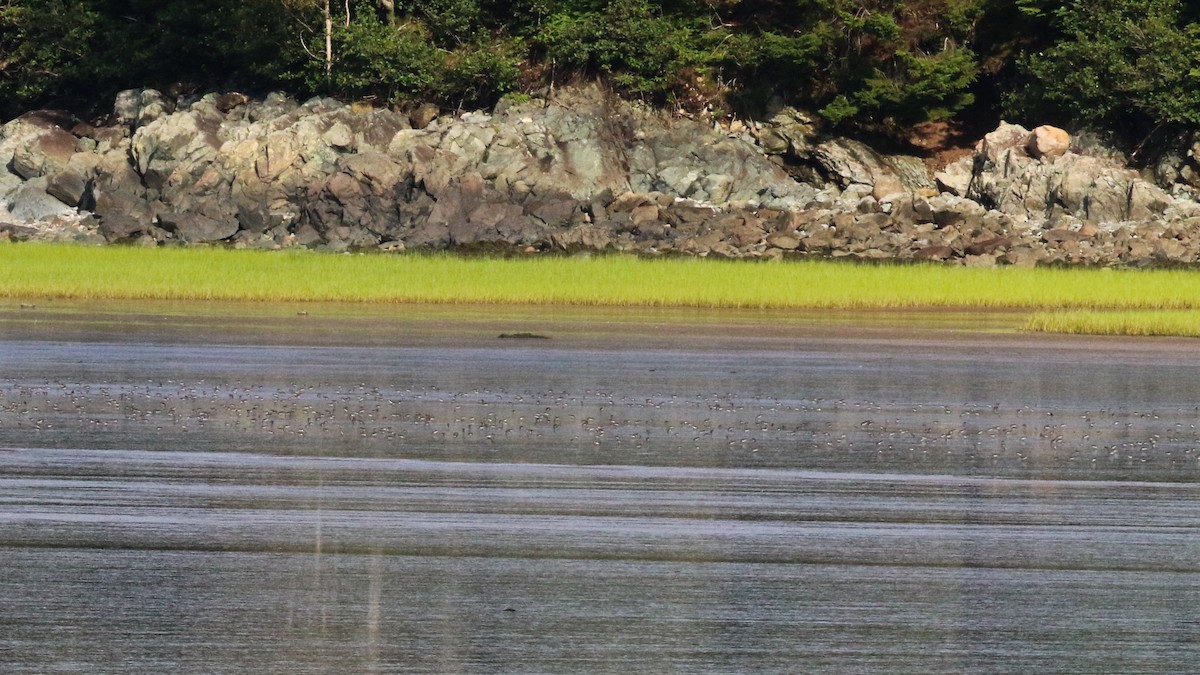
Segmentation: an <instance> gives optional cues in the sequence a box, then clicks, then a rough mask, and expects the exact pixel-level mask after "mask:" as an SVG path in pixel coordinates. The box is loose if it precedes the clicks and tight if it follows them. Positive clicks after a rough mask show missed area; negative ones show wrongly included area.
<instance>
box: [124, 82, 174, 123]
mask: <svg viewBox="0 0 1200 675" xmlns="http://www.w3.org/2000/svg"><path fill="white" fill-rule="evenodd" d="M174 111H175V104H174V102H172V101H171V100H170V99H168V98H167V97H166V96H165V95H164V94H163V93H162V92H160V91H158V90H156V89H126V90H125V91H122V92H118V93H117V96H116V100H115V101H114V102H113V118H114V119H115V120H116V122H117V124H121V125H124V126H126V127H129V128H136V127H141V126H145V125H147V124H150V123H151V122H153V121H155V120H157V119H160V118H161V117H163V116H165V115H169V114H170V113H172V112H174Z"/></svg>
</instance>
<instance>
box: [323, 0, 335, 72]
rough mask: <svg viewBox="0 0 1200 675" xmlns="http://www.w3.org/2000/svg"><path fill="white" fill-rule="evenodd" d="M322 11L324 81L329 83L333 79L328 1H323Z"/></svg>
mask: <svg viewBox="0 0 1200 675" xmlns="http://www.w3.org/2000/svg"><path fill="white" fill-rule="evenodd" d="M323 11H324V13H325V17H324V18H325V81H326V82H329V81H330V80H332V79H333V12H332V10H331V9H330V7H329V0H325V5H324V7H323Z"/></svg>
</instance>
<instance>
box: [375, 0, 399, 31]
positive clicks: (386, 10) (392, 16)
mask: <svg viewBox="0 0 1200 675" xmlns="http://www.w3.org/2000/svg"><path fill="white" fill-rule="evenodd" d="M379 9H380V10H381V11H382V13H383V22H384V23H385V24H387V25H389V26H395V25H396V0H379Z"/></svg>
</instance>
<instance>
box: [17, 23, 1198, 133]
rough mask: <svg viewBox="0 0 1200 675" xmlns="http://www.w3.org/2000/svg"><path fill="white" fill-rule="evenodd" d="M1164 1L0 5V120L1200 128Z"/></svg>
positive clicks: (1178, 35)
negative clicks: (413, 108)
mask: <svg viewBox="0 0 1200 675" xmlns="http://www.w3.org/2000/svg"><path fill="white" fill-rule="evenodd" d="M1198 76H1200V9H1198V8H1197V6H1196V5H1195V3H1186V2H1181V1H1180V0H1088V1H1084V0H1066V1H1055V0H906V1H888V0H664V1H661V2H651V1H650V0H188V1H186V2H185V1H183V0H127V1H123V2H117V1H116V0H0V108H2V112H3V113H4V114H5V115H7V116H11V115H14V114H16V113H19V112H21V111H23V110H25V109H29V108H32V107H46V106H54V107H64V108H69V109H72V110H75V111H78V112H86V111H87V110H88V109H93V110H97V111H98V110H102V109H104V108H105V107H106V106H107V105H108V104H109V102H110V101H111V99H112V95H113V94H114V93H115V92H116V91H119V90H121V89H125V88H131V87H156V88H160V89H168V90H184V91H186V90H193V91H201V90H212V89H243V90H247V91H265V90H267V89H276V88H282V89H285V90H289V91H292V92H294V93H296V94H301V95H304V94H327V95H334V96H339V97H343V98H371V99H373V100H377V101H380V102H386V103H389V104H397V105H408V104H415V103H417V102H421V101H434V102H438V103H440V104H442V105H447V106H452V107H453V106H458V107H472V106H484V105H489V104H491V103H493V102H495V101H496V100H497V99H498V98H499V97H500V96H502V95H504V94H506V93H509V92H529V91H533V90H535V89H538V88H540V87H544V86H546V85H549V84H552V83H558V82H563V81H569V80H571V79H573V78H579V77H599V78H603V79H604V80H605V81H606V82H608V83H609V84H610V85H611V86H612V87H613V88H615V89H617V90H619V91H620V92H622V93H624V94H625V95H628V96H635V97H641V98H644V99H647V100H651V101H653V102H655V103H657V104H660V105H664V106H669V107H671V108H672V109H675V110H680V111H684V112H687V113H700V112H702V111H703V112H707V113H711V114H716V115H721V114H725V113H728V112H732V111H736V110H739V109H741V108H746V109H754V108H756V107H757V108H758V109H762V108H763V107H764V106H765V104H766V103H767V102H768V101H781V102H784V103H788V104H793V105H796V106H798V107H802V108H806V109H809V110H812V111H814V112H816V113H818V114H819V115H820V116H822V117H823V118H825V119H826V120H827V121H828V122H829V123H830V124H831V125H835V126H840V127H843V128H847V129H858V130H862V131H870V132H883V133H896V132H899V131H901V130H903V129H905V128H908V127H911V126H912V125H915V124H918V123H921V122H926V121H936V120H951V119H955V118H956V117H957V118H961V117H964V116H971V115H974V116H981V115H982V116H993V117H994V116H999V115H1000V114H1006V115H1009V116H1014V117H1018V118H1020V117H1022V116H1030V117H1034V116H1036V117H1037V118H1038V119H1037V120H1036V121H1041V120H1043V119H1044V120H1046V121H1053V122H1059V123H1070V122H1080V123H1088V124H1094V125H1101V126H1106V127H1109V128H1112V129H1116V130H1121V131H1125V132H1127V133H1129V134H1134V135H1136V134H1139V133H1147V132H1148V131H1149V130H1151V129H1154V128H1157V127H1160V126H1163V125H1196V124H1198V123H1200V77H1198Z"/></svg>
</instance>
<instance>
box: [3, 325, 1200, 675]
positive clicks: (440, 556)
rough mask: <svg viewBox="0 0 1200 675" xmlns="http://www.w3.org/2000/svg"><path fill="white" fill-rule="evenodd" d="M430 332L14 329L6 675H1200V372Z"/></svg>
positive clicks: (776, 330) (939, 332)
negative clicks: (75, 674)
mask: <svg viewBox="0 0 1200 675" xmlns="http://www.w3.org/2000/svg"><path fill="white" fill-rule="evenodd" d="M122 311H129V310H128V309H123V310H122ZM431 311H432V315H431V316H432V318H430V315H421V314H420V313H419V312H417V315H416V316H407V317H406V316H402V315H390V314H389V315H387V316H380V315H378V314H377V313H370V312H367V313H363V312H362V311H361V310H360V313H358V314H355V313H354V312H346V311H343V312H342V313H340V314H338V315H337V316H336V317H335V320H333V321H332V323H331V324H318V325H319V326H323V327H322V328H321V329H320V330H316V331H310V330H306V329H305V328H304V327H301V328H297V327H296V325H295V324H296V323H297V321H298V320H297V319H296V317H295V315H294V312H292V314H291V315H288V316H284V315H278V316H266V317H259V318H257V319H256V318H253V317H246V316H244V315H241V314H236V313H232V314H229V315H221V316H214V317H210V318H211V321H207V320H205V321H198V320H197V319H196V318H194V317H191V318H188V317H184V318H180V319H178V320H175V319H172V318H171V317H168V316H160V315H156V317H155V318H154V319H153V320H150V319H146V318H142V319H138V320H131V321H128V322H126V325H127V326H129V329H128V330H127V331H125V332H120V333H117V332H114V330H113V328H112V326H113V325H114V324H117V323H119V322H117V321H109V320H107V319H106V320H103V321H92V322H89V321H88V320H87V316H88V315H86V314H83V313H78V312H76V313H73V312H70V311H65V310H64V311H63V312H62V316H63V317H65V318H63V319H62V320H61V321H57V322H56V321H47V322H46V323H45V325H41V326H40V327H39V326H38V325H34V324H33V323H30V320H29V319H28V313H22V314H21V322H20V323H19V324H14V323H2V322H0V338H3V341H2V342H0V363H3V365H4V370H3V374H2V376H0V377H2V379H0V545H2V546H3V548H0V566H2V567H3V569H2V570H0V594H2V597H4V598H5V599H6V610H5V612H4V613H3V614H2V615H0V662H2V663H3V664H4V666H5V668H4V671H5V672H18V673H34V672H37V673H41V672H71V671H79V670H86V671H89V672H94V671H99V672H105V671H111V672H146V673H151V672H154V673H157V672H162V671H164V670H173V671H179V672H205V673H211V672H275V673H293V672H322V673H324V672H347V673H351V672H353V673H359V672H479V671H485V672H562V671H578V670H591V671H616V670H621V671H636V672H672V671H680V672H732V671H746V670H767V671H793V670H802V671H806V672H808V671H814V672H819V671H830V672H847V671H850V672H1014V673H1017V672H1021V673H1024V672H1031V671H1037V672H1101V671H1103V672H1118V671H1137V672H1185V671H1187V670H1189V669H1190V668H1192V664H1194V663H1195V662H1196V659H1197V657H1198V656H1200V654H1198V653H1197V652H1198V651H1200V648H1198V647H1197V645H1198V641H1197V639H1196V634H1197V628H1198V627H1200V623H1198V622H1200V610H1196V609H1195V608H1196V607H1198V606H1200V603H1198V602H1197V601H1200V563H1197V562H1196V561H1197V560H1200V557H1198V556H1197V554H1198V553H1200V537H1197V536H1196V535H1197V528H1198V527H1200V510H1197V509H1196V507H1195V504H1196V503H1197V496H1198V494H1197V491H1198V490H1200V483H1198V482H1197V480H1196V479H1197V477H1198V476H1197V472H1198V471H1200V459H1198V456H1197V447H1198V446H1200V434H1198V432H1197V431H1196V428H1195V424H1196V418H1197V408H1196V405H1195V403H1194V401H1195V400H1196V385H1195V384H1194V383H1195V382H1197V381H1200V380H1198V379H1197V375H1200V356H1198V355H1196V354H1194V353H1193V352H1194V350H1192V349H1191V347H1190V343H1187V344H1185V343H1179V342H1172V341H1149V342H1142V343H1136V346H1131V345H1133V344H1134V343H1128V342H1114V341H1103V340H1096V341H1071V342H1066V341H1058V342H1055V341H1054V340H1053V339H1050V341H1049V342H1045V341H1042V340H1031V339H1027V338H1021V337H1017V336H1012V335H1007V334H992V333H962V332H955V331H953V330H950V329H952V328H953V324H952V323H941V324H939V325H938V326H937V328H936V330H928V331H925V332H921V331H908V332H905V330H908V329H905V330H899V331H898V330H897V329H896V328H895V327H894V326H893V327H891V328H888V329H887V330H886V331H883V332H873V331H876V329H875V328H871V327H870V326H860V325H857V324H855V325H853V326H850V327H849V328H847V326H837V325H833V324H834V323H836V322H832V323H831V321H829V320H825V321H807V322H806V321H800V320H780V321H773V322H770V323H763V324H761V325H759V326H757V327H756V326H755V324H754V322H753V321H748V320H747V319H746V316H745V315H739V317H738V318H737V320H730V319H729V318H728V317H727V316H725V315H720V316H716V317H697V316H695V315H688V316H686V317H684V318H683V319H681V318H680V317H679V316H677V315H671V314H670V313H667V314H664V315H656V314H653V313H645V314H642V315H641V319H640V321H635V320H631V319H629V317H627V316H624V315H621V317H620V321H616V320H614V317H613V316H612V315H601V316H599V317H592V318H590V319H589V318H588V316H587V315H584V314H578V315H566V316H564V315H559V316H557V317H553V318H552V319H553V320H550V319H544V318H538V317H537V316H535V315H528V314H521V315H519V316H516V317H511V316H507V315H505V314H504V313H503V312H493V313H491V314H489V313H488V312H486V311H483V310H472V311H471V312H466V313H464V314H463V315H462V316H461V317H459V318H457V319H456V317H455V315H454V314H453V313H447V312H446V311H445V310H436V311H435V310H431ZM319 315H320V312H319V311H315V312H313V314H312V316H311V317H306V318H314V317H315V318H318V319H319ZM722 317H724V318H722ZM3 318H4V316H3V313H2V312H0V319H3ZM635 318H636V317H635ZM709 318H712V320H711V321H709V320H708V319H709ZM774 318H776V319H778V318H779V317H777V316H776V317H774ZM701 319H703V320H701ZM994 321H998V320H994ZM98 324H99V325H101V326H102V327H100V328H97V325H98ZM333 324H336V325H337V326H339V327H340V328H341V332H338V331H335V330H333ZM205 325H208V326H209V327H210V328H211V330H207V331H206V330H202V328H203V327H204V326H205ZM255 325H260V326H265V327H266V330H265V336H266V337H263V336H262V335H259V336H257V337H255V334H254V331H253V327H254V326H255ZM64 326H66V328H64ZM139 326H140V327H139ZM288 326H291V327H290V328H288ZM510 326H511V331H517V330H524V329H528V328H532V329H533V332H538V333H549V334H551V335H552V339H551V340H549V341H537V342H536V343H535V342H521V341H503V342H500V341H497V340H496V339H495V336H496V335H497V334H498V333H499V332H502V330H499V329H501V328H506V327H510ZM230 327H233V329H232V330H228V331H227V330H226V329H229V328H230ZM64 331H65V332H67V333H69V335H68V336H64ZM64 337H70V338H71V339H64Z"/></svg>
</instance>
